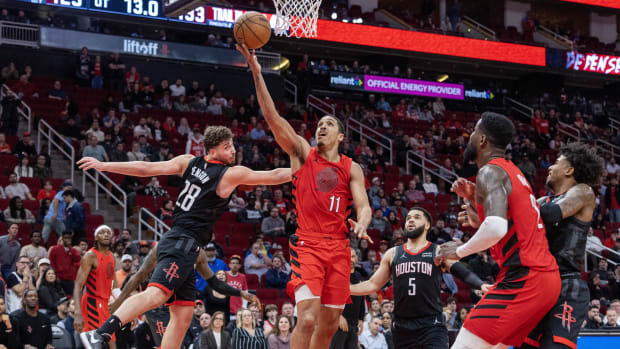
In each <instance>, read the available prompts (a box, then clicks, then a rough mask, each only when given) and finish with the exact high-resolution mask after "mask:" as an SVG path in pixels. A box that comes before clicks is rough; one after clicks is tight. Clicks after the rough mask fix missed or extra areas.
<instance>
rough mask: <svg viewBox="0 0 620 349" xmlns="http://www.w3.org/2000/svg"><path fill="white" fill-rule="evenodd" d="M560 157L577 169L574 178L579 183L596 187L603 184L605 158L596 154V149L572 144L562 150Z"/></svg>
mask: <svg viewBox="0 0 620 349" xmlns="http://www.w3.org/2000/svg"><path fill="white" fill-rule="evenodd" d="M560 155H564V157H565V158H566V160H567V161H568V162H569V163H570V164H571V166H572V167H573V168H574V169H575V170H574V172H573V177H575V180H576V181H577V183H584V184H587V185H590V186H596V185H598V184H600V183H601V179H602V178H603V170H604V169H605V165H604V163H605V162H604V161H603V158H601V157H600V156H598V154H596V149H595V148H593V147H590V146H589V145H586V144H583V143H580V142H572V143H568V144H566V145H564V146H562V148H560Z"/></svg>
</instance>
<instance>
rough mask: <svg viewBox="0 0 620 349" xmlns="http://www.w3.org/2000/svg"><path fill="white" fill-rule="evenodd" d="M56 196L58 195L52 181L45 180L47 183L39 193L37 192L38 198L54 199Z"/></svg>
mask: <svg viewBox="0 0 620 349" xmlns="http://www.w3.org/2000/svg"><path fill="white" fill-rule="evenodd" d="M54 196H56V190H54V188H53V186H52V182H50V181H45V184H44V185H43V188H42V189H40V190H39V193H38V194H37V200H39V201H41V200H43V199H45V198H48V199H50V200H54Z"/></svg>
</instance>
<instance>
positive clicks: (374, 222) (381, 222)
mask: <svg viewBox="0 0 620 349" xmlns="http://www.w3.org/2000/svg"><path fill="white" fill-rule="evenodd" d="M368 229H376V230H378V231H380V232H381V234H382V235H383V234H386V233H389V232H390V231H391V230H390V222H389V221H388V219H387V217H385V216H384V215H383V211H382V210H381V209H380V208H378V209H376V210H375V215H374V216H373V217H372V219H371V220H370V224H369V225H368Z"/></svg>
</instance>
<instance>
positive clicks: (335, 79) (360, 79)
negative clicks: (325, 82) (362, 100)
mask: <svg viewBox="0 0 620 349" xmlns="http://www.w3.org/2000/svg"><path fill="white" fill-rule="evenodd" d="M329 85H330V86H332V87H337V88H345V89H352V90H363V89H364V75H363V74H351V73H337V72H332V73H331V74H330V76H329Z"/></svg>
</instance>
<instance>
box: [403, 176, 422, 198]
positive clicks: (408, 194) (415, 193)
mask: <svg viewBox="0 0 620 349" xmlns="http://www.w3.org/2000/svg"><path fill="white" fill-rule="evenodd" d="M416 186H417V183H416V181H415V179H412V180H410V181H409V186H408V187H407V190H406V191H405V198H406V199H407V201H409V202H412V203H414V204H418V203H420V202H422V201H424V200H425V199H424V192H423V191H421V190H418V189H417V188H416Z"/></svg>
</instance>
